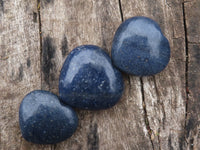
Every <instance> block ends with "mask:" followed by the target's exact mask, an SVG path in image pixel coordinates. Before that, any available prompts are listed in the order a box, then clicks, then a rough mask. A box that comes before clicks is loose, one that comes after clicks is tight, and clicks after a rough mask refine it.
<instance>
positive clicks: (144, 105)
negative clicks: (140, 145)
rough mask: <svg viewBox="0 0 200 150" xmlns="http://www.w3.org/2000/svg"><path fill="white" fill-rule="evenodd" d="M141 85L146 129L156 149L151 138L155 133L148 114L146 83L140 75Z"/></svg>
mask: <svg viewBox="0 0 200 150" xmlns="http://www.w3.org/2000/svg"><path fill="white" fill-rule="evenodd" d="M140 85H141V93H142V103H143V105H142V106H143V111H144V121H145V126H146V129H147V131H148V135H149V139H150V141H151V145H152V148H153V150H154V144H153V141H152V139H151V135H152V134H153V130H152V129H151V127H150V125H149V119H148V115H147V110H146V103H145V96H144V83H143V79H142V77H140Z"/></svg>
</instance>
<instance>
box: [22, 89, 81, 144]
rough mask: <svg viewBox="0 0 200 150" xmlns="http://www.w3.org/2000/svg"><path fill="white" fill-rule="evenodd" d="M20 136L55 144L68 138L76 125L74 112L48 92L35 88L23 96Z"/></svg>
mask: <svg viewBox="0 0 200 150" xmlns="http://www.w3.org/2000/svg"><path fill="white" fill-rule="evenodd" d="M19 123H20V129H21V132H22V136H23V137H24V138H25V139H26V140H27V141H29V142H33V143H37V144H55V143H58V142H61V141H63V140H65V139H67V138H69V137H70V136H71V135H72V134H73V133H74V132H75V130H76V128H77V126H78V117H77V115H76V113H75V112H74V111H73V110H72V109H71V108H70V107H68V106H66V105H63V104H61V103H60V101H59V99H58V97H57V96H56V95H54V94H52V93H50V92H47V91H41V90H36V91H33V92H31V93H29V94H28V95H26V96H25V98H24V99H23V101H22V103H21V105H20V109H19Z"/></svg>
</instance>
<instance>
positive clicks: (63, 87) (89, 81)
mask: <svg viewBox="0 0 200 150" xmlns="http://www.w3.org/2000/svg"><path fill="white" fill-rule="evenodd" d="M122 92H123V79H122V76H121V73H120V72H119V71H118V70H117V69H115V68H114V67H113V66H112V64H111V59H110V57H109V56H108V54H107V53H106V52H104V51H103V50H102V49H101V48H99V47H97V46H94V45H83V46H79V47H77V48H75V49H74V50H73V51H72V52H71V53H70V54H69V55H68V57H67V59H66V60H65V62H64V65H63V67H62V70H61V74H60V81H59V93H60V98H61V100H62V101H63V102H65V103H67V104H68V105H71V106H73V107H77V108H81V109H90V110H97V109H106V108H110V107H112V106H113V105H115V104H116V103H117V102H118V101H119V99H120V97H121V95H122Z"/></svg>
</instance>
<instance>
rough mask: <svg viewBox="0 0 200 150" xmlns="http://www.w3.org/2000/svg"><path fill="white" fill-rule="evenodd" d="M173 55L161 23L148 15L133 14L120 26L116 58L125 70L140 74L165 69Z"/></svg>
mask: <svg viewBox="0 0 200 150" xmlns="http://www.w3.org/2000/svg"><path fill="white" fill-rule="evenodd" d="M169 59H170V46H169V42H168V40H167V38H165V36H164V35H163V34H162V32H161V29H160V27H159V25H158V24H157V23H156V22H155V21H153V20H151V19H149V18H147V17H141V16H140V17H133V18H130V19H128V20H126V21H124V22H123V23H122V24H121V25H120V26H119V28H118V29H117V31H116V33H115V36H114V39H113V43H112V60H113V63H114V65H115V66H116V67H117V68H119V69H120V70H121V71H123V72H126V73H128V74H132V75H137V76H148V75H154V74H157V73H159V72H161V71H162V70H163V69H164V68H165V67H166V66H167V64H168V62H169Z"/></svg>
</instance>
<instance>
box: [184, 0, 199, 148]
mask: <svg viewBox="0 0 200 150" xmlns="http://www.w3.org/2000/svg"><path fill="white" fill-rule="evenodd" d="M184 8H185V9H184V10H185V11H184V12H185V20H186V30H187V50H188V87H187V92H188V104H187V122H186V141H187V143H188V144H187V149H195V150H197V149H200V136H199V135H200V22H199V20H200V11H199V10H200V1H199V0H193V1H189V2H188V1H185V3H184Z"/></svg>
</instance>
